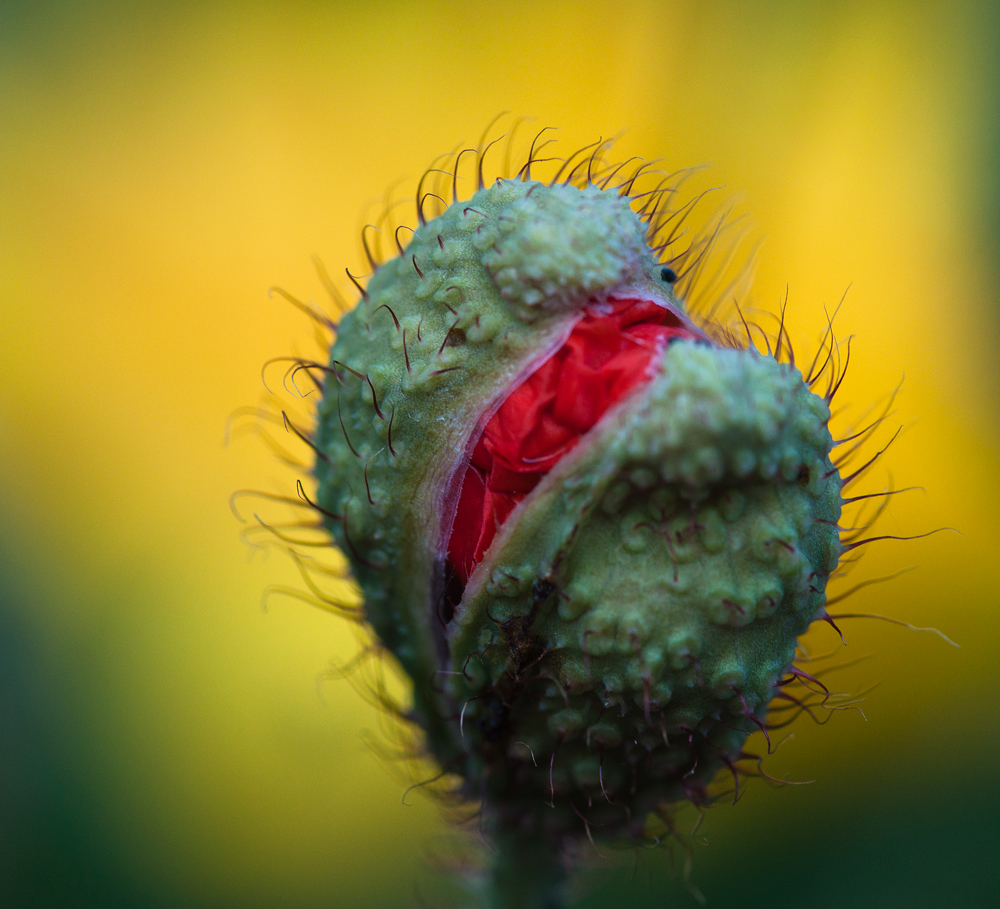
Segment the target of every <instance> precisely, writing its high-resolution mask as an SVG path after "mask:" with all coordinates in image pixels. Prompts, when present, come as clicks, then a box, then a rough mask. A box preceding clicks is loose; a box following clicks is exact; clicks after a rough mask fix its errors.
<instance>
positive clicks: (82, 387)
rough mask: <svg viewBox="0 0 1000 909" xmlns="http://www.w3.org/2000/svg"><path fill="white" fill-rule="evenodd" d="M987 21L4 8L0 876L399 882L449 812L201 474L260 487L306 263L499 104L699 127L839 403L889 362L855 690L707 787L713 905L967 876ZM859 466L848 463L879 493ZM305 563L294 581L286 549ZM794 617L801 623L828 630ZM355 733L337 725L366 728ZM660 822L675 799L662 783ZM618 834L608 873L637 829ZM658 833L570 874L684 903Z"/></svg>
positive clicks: (340, 255) (712, 5)
mask: <svg viewBox="0 0 1000 909" xmlns="http://www.w3.org/2000/svg"><path fill="white" fill-rule="evenodd" d="M998 83H1000V15H998V7H997V5H996V4H995V3H994V2H962V0H952V2H948V3H945V2H921V0H910V2H895V3H893V2H888V3H873V2H870V0H869V2H838V3H809V2H775V3H736V2H730V3H724V2H707V0H700V2H663V3H627V2H624V3H615V4H612V3H544V2H530V3H529V2H521V0H513V2H507V3H504V4H499V3H493V4H472V3H469V4H464V3H447V2H437V3H423V4H419V3H409V4H401V3H387V2H386V3H382V2H377V0H373V2H370V3H366V4H348V3H342V4H335V3H327V4H323V3H291V2H289V3H270V4H266V3H251V2H243V3H239V4H222V3H219V4H211V3H195V2H191V3H145V2H129V3H114V2H107V3H101V2H77V3H62V4H60V3H45V2H34V3H17V2H10V0H2V2H0V345H2V346H0V905H3V906H12V907H22V906H24V907H28V906H31V907H48V906H53V907H62V906H67V907H77V906H79V907H98V906H101V907H105V906H130V907H132V906H134V907H181V906H183V907H227V906H232V907H261V909H264V907H291V909H298V907H314V906H315V907H320V906H322V907H329V909H334V907H353V906H386V907H388V906H406V905H417V904H418V903H417V901H418V896H417V894H418V893H421V892H425V891H426V892H431V891H433V890H434V888H435V886H436V878H435V877H434V875H433V874H432V873H431V872H428V871H427V870H425V868H424V860H425V856H426V854H427V851H428V847H429V846H430V847H431V848H432V850H433V848H434V847H435V844H437V843H439V841H440V838H441V837H442V836H443V834H444V832H445V828H444V825H443V824H442V823H441V822H440V820H439V819H438V817H437V812H436V808H435V806H434V804H433V803H432V802H431V801H430V800H429V799H428V798H426V797H424V796H421V795H420V794H418V793H414V794H413V795H411V796H410V797H409V798H408V799H407V801H408V802H409V803H410V804H409V805H408V806H407V805H403V804H402V802H401V797H402V795H403V790H404V788H405V785H406V784H405V782H404V780H403V776H405V773H404V774H402V775H401V774H400V772H399V771H398V768H394V767H393V766H392V765H391V764H387V763H386V762H385V761H383V760H382V759H380V758H379V757H378V756H377V755H376V754H375V753H373V751H372V749H371V748H370V747H369V746H368V745H366V741H367V740H368V738H371V737H373V738H375V739H376V740H378V739H379V736H380V733H379V732H378V729H379V727H380V725H381V719H380V717H379V715H378V714H377V712H376V711H375V710H373V709H372V708H370V707H369V706H368V705H366V704H365V702H364V701H363V700H362V699H361V698H360V697H359V696H358V695H357V694H356V693H355V692H354V691H353V690H352V689H351V688H350V686H349V685H347V684H345V683H323V682H321V679H322V677H323V675H324V673H325V672H326V670H327V668H328V666H329V664H330V662H331V660H335V659H341V660H342V659H346V658H347V657H348V656H349V655H350V654H351V653H352V652H353V651H354V649H355V648H356V644H355V641H354V636H353V634H352V632H351V630H350V629H349V628H348V627H347V626H346V625H345V624H343V623H342V622H339V621H337V620H335V619H333V618H331V617H329V616H327V615H325V614H323V613H321V612H320V611H319V610H315V609H311V608H310V607H308V606H306V605H303V604H298V603H294V602H291V601H280V600H273V601H272V602H271V605H270V608H269V609H268V610H267V611H265V610H262V608H261V606H260V599H261V593H262V591H263V590H264V589H265V588H266V587H267V586H268V585H270V584H276V583H277V584H282V583H297V581H296V576H295V573H294V570H293V568H292V567H291V566H290V565H289V564H287V562H286V561H285V560H282V559H281V558H279V557H272V558H269V559H261V558H257V557H254V556H253V554H252V553H251V552H250V551H249V550H248V548H247V547H246V546H245V545H244V544H243V543H242V542H241V540H240V539H239V525H238V524H237V522H236V521H235V520H234V519H233V516H232V515H231V514H230V512H229V509H228V505H227V498H228V496H229V494H230V493H231V492H232V491H233V490H234V489H237V488H239V487H244V486H251V487H258V488H271V489H285V490H287V489H289V488H290V484H292V483H293V482H294V478H293V475H292V474H291V473H290V472H289V471H288V470H286V469H285V468H283V467H282V466H281V465H280V464H278V463H277V462H276V461H275V459H274V458H273V456H272V455H271V454H270V453H269V452H268V451H267V449H266V448H265V446H263V445H261V444H259V443H255V442H253V441H252V440H245V439H244V440H240V441H238V442H236V443H234V444H232V445H230V446H229V447H228V448H227V447H224V445H223V427H224V424H225V421H226V418H227V416H228V415H229V414H230V413H231V412H232V411H233V410H234V409H236V408H238V407H239V406H241V405H244V404H252V403H254V402H256V401H257V400H258V399H259V398H260V395H261V390H262V389H261V382H260V366H261V364H262V363H263V362H264V360H265V359H267V358H268V357H270V356H275V355H280V354H283V353H287V352H289V351H292V350H297V349H302V350H305V349H308V348H309V344H308V342H309V338H310V336H311V329H310V326H309V325H308V323H307V322H305V321H304V320H303V319H302V318H301V316H300V315H299V314H297V313H296V312H295V311H294V310H293V309H292V308H291V307H289V306H287V305H283V304H280V303H278V302H276V301H274V300H269V299H268V297H267V289H268V288H269V287H270V286H271V285H272V284H281V285H282V286H284V287H286V288H288V289H289V290H290V291H292V292H293V293H296V294H297V295H299V296H302V297H304V298H309V297H315V298H317V299H319V298H321V296H322V286H321V284H320V282H319V280H318V278H317V276H316V273H315V271H314V269H313V266H312V263H311V261H310V256H311V255H312V254H314V253H315V254H318V255H319V256H320V257H321V258H323V260H324V261H325V262H326V263H327V265H328V266H329V267H330V270H331V272H334V273H340V272H342V269H343V267H344V266H350V267H351V269H352V271H354V272H355V273H358V272H364V271H366V270H367V268H366V267H365V266H364V264H363V261H364V260H363V259H362V257H361V254H360V251H359V244H358V239H357V231H358V228H359V227H360V225H361V224H362V223H363V220H362V219H363V218H364V217H365V215H366V214H367V215H368V216H369V217H370V216H371V215H372V213H373V212H377V208H378V200H379V199H380V198H381V197H382V193H383V192H384V190H385V189H386V187H388V186H389V185H390V184H392V183H393V182H394V181H396V180H397V179H402V180H403V181H404V182H403V183H402V184H400V185H401V186H403V187H404V189H405V190H406V191H407V192H408V191H409V188H410V187H412V186H413V182H414V181H415V179H416V177H418V176H419V174H420V172H421V171H422V170H423V168H424V167H425V166H426V165H427V164H429V162H430V161H431V160H432V159H433V158H434V157H435V156H436V155H438V154H439V153H441V152H444V151H448V150H450V149H452V148H453V147H454V146H455V145H456V144H457V143H458V142H460V141H462V140H464V141H466V142H472V143H475V141H476V139H477V138H478V136H479V134H480V132H481V131H482V129H483V127H484V126H485V125H486V123H487V122H488V121H489V120H490V119H491V118H492V117H493V116H494V115H495V114H497V113H498V112H500V111H502V110H511V111H514V112H515V113H521V114H526V115H530V116H533V117H535V118H536V122H537V124H538V125H539V126H541V125H548V124H551V125H555V126H559V127H561V128H562V132H561V135H562V137H563V138H562V140H561V141H562V142H564V143H565V144H564V145H563V148H564V149H565V150H567V151H568V150H569V149H571V148H572V147H574V146H575V145H582V144H585V143H587V142H590V141H593V140H595V139H596V138H597V137H599V136H609V135H612V134H615V133H618V132H620V131H622V130H625V133H624V136H623V138H622V140H621V142H620V143H619V148H618V150H619V152H622V153H624V155H626V156H627V155H630V154H643V155H645V156H647V157H654V156H655V157H660V156H662V157H664V158H665V159H666V161H667V164H668V165H670V166H672V167H682V166H686V165H690V164H701V163H707V164H710V165H711V169H710V171H709V175H710V176H709V179H710V180H711V181H712V182H715V183H719V184H724V185H725V186H726V187H727V190H726V192H727V193H731V194H736V195H737V197H738V198H739V199H740V200H741V201H740V206H741V210H745V211H749V212H751V213H752V216H753V222H752V223H753V236H754V237H755V238H760V239H762V240H763V246H762V248H761V253H760V265H759V268H758V271H757V279H756V283H755V294H754V299H755V300H756V301H757V302H758V304H759V305H761V306H763V307H767V308H773V307H774V306H775V305H776V304H777V303H778V301H779V300H780V299H781V298H782V297H783V296H784V293H785V288H786V284H787V285H788V287H789V288H790V300H791V308H790V310H789V312H790V314H791V315H790V319H791V324H792V330H793V334H794V335H795V337H796V338H798V339H799V340H800V342H801V344H802V345H803V346H805V347H806V348H808V347H809V346H810V345H811V344H812V343H813V342H814V341H815V338H816V335H817V332H818V331H819V330H820V328H821V326H822V324H823V318H824V317H823V307H824V306H828V307H832V306H834V305H835V304H836V302H837V300H839V298H840V297H841V295H842V294H843V292H844V290H845V288H847V286H848V285H851V290H850V292H849V294H848V297H847V302H846V303H845V305H844V308H843V310H842V312H841V315H840V317H839V330H840V333H841V335H843V336H846V335H849V334H853V335H855V336H856V341H855V342H854V345H855V346H854V353H853V358H852V364H851V372H850V374H849V376H848V379H847V381H846V383H845V388H844V390H843V391H842V392H841V394H842V397H843V399H845V400H849V401H851V402H854V403H857V404H859V405H863V404H864V403H866V402H868V401H870V400H873V399H875V398H877V397H879V396H881V395H884V394H885V393H886V392H888V391H890V390H891V389H892V388H893V387H894V386H895V385H896V383H897V382H898V381H899V379H900V377H901V376H902V375H903V374H904V373H905V375H906V381H905V383H904V385H903V391H902V394H901V396H900V399H899V413H898V415H897V417H896V418H895V419H897V420H898V421H899V422H900V423H902V424H903V425H904V426H905V427H906V429H905V431H904V433H903V435H902V436H901V437H900V439H899V440H898V441H897V443H896V444H895V445H894V446H893V448H892V449H890V453H889V455H888V456H887V462H886V463H887V465H888V467H889V468H890V469H891V473H892V476H893V478H894V481H895V482H896V483H897V484H899V485H910V484H919V485H922V486H924V487H925V488H926V490H927V493H926V495H920V494H919V493H918V494H914V495H910V496H901V497H898V498H897V499H894V501H893V504H892V506H891V508H890V509H889V514H888V517H887V519H886V522H885V524H884V525H883V526H884V527H885V529H886V532H889V533H904V534H905V533H918V532H921V531H924V530H927V529H930V528H933V527H937V526H941V525H949V526H954V527H957V528H959V529H960V530H961V532H962V536H957V535H952V534H941V535H938V536H934V537H930V538H928V539H923V540H919V541H915V542H911V543H891V542H890V543H883V544H879V546H880V547H881V548H879V547H878V546H876V547H874V548H872V550H871V551H870V552H869V554H868V556H867V557H866V560H865V563H864V564H863V566H862V567H861V568H860V569H859V571H858V574H857V575H856V576H855V577H854V579H853V580H855V581H857V580H861V579H864V578H869V577H876V576H878V575H880V574H885V573H887V572H891V571H895V570H897V569H900V568H904V567H907V566H909V565H916V566H917V570H915V571H912V572H910V573H908V574H905V575H903V576H902V577H900V578H898V579H897V580H895V581H893V582H892V583H891V584H888V585H885V586H875V587H869V588H866V589H865V590H864V591H862V592H861V593H859V594H858V595H857V596H856V598H854V599H853V600H852V601H851V602H850V603H849V606H850V607H851V608H852V609H854V610H856V611H876V612H880V613H883V614H885V615H888V616H892V617H896V618H900V619H905V620H906V621H910V622H913V623H915V624H917V625H936V626H938V627H940V628H941V629H942V630H943V631H945V632H946V633H947V634H948V635H950V636H951V637H953V638H955V639H956V640H958V641H959V642H960V643H961V645H962V649H961V650H954V649H952V648H950V647H948V646H947V645H946V644H944V643H943V642H942V641H941V640H940V639H938V638H936V637H934V636H933V635H928V634H918V633H913V632H909V631H906V630H905V629H902V628H899V627H895V626H890V625H885V624H879V623H875V622H862V621H855V622H851V623H845V625H844V630H845V633H846V634H847V639H848V643H849V647H848V649H847V651H845V654H846V655H847V657H853V656H861V655H871V659H870V660H868V661H866V662H864V663H862V664H860V665H858V666H855V667H853V668H850V669H848V670H845V671H844V672H842V673H841V674H840V675H838V676H837V677H836V678H837V684H838V686H839V687H841V688H843V689H846V690H855V691H857V690H862V689H865V688H868V687H870V686H871V685H872V684H874V683H876V682H879V683H880V684H879V685H878V687H876V688H875V689H874V690H872V691H871V692H870V693H869V694H868V695H867V696H866V700H865V703H864V705H863V707H864V711H865V715H866V717H867V722H866V721H865V720H864V719H863V718H862V717H861V716H860V715H859V714H857V713H845V714H841V715H837V716H835V717H834V720H833V722H832V723H830V724H829V725H827V726H825V727H822V728H817V727H815V726H813V725H812V724H811V723H809V722H808V721H806V722H802V723H799V724H798V725H797V726H796V729H795V732H796V734H795V737H794V739H793V740H792V741H789V742H786V743H785V744H784V745H783V746H782V748H781V750H780V752H779V753H778V754H777V755H776V756H775V757H774V758H773V759H772V763H771V764H770V769H771V772H772V773H775V774H785V773H787V774H789V775H790V776H791V777H793V778H796V779H800V780H801V779H809V780H813V779H814V780H816V782H815V783H813V784H812V785H810V786H799V787H785V788H783V789H779V790H775V791H772V790H770V789H769V788H767V787H766V786H763V785H760V784H758V785H755V786H751V787H750V790H749V792H748V793H747V794H746V796H745V797H744V798H743V799H742V801H741V802H740V804H739V805H738V806H737V807H736V808H728V807H720V808H717V809H713V810H712V811H711V812H710V813H709V816H708V818H707V819H706V822H705V824H704V826H703V828H702V831H701V832H702V833H703V834H704V835H705V837H706V838H707V841H708V842H707V845H699V846H697V847H696V849H695V853H694V873H693V877H694V880H695V882H696V883H697V884H698V886H699V887H700V888H701V890H702V891H704V893H705V895H706V896H707V898H708V900H709V905H710V906H717V907H724V906H733V905H740V906H743V907H747V906H750V905H754V906H755V905H762V906H763V905H766V906H768V907H770V909H779V907H797V906H808V907H834V906H837V907H843V906H852V907H853V906H858V907H867V906H872V907H876V906H877V907H882V909H885V907H890V906H900V907H902V906H906V907H923V906H927V907H932V906H933V907H939V906H995V905H998V904H1000V871H998V866H1000V862H998V861H997V854H998V852H1000V781H998V778H997V764H998V758H1000V659H998V653H997V651H998V647H1000V616H998V597H997V590H998V582H1000V550H998V547H997V544H996V523H997V515H998V513H1000V509H998V505H1000V482H998V476H997V472H998V467H1000V455H998V442H1000V428H998V423H997V416H998V391H1000V368H998V366H997V363H998V358H997V356H996V344H997V340H998V334H1000V308H998V305H997V290H996V288H997V281H998V278H1000V257H998V252H1000V94H998V92H997V88H996V86H997V85H998ZM886 482H887V480H886V473H885V471H884V470H883V471H882V472H881V473H878V472H877V473H876V474H874V475H873V477H872V479H871V480H870V481H869V484H868V487H867V488H868V489H879V488H882V487H883V486H884V485H885V483H886ZM299 583H300V582H299ZM813 638H814V641H815V645H814V646H815V648H816V649H817V650H824V649H828V648H830V647H832V646H833V645H834V644H836V643H837V641H836V638H835V636H834V635H833V633H832V632H831V631H830V629H829V628H823V629H820V630H818V631H817V632H814V633H813ZM366 730H370V731H371V732H370V734H368V735H366ZM691 820H693V818H692V819H691ZM633 864H634V867H633ZM677 878H678V876H677V875H676V874H674V875H673V876H671V872H670V863H669V861H668V858H667V856H666V854H665V853H663V852H662V851H660V852H641V853H640V854H638V855H637V856H636V857H635V861H634V863H633V859H632V857H631V856H629V857H627V859H626V861H625V868H624V870H619V871H614V872H611V873H610V874H607V873H606V874H604V875H603V876H597V877H596V878H595V880H594V881H593V882H592V883H593V886H594V888H595V889H594V890H593V891H592V892H591V894H590V896H589V897H587V899H586V901H585V902H584V903H582V904H581V905H584V906H587V907H594V909H597V907H601V906H608V907H610V906H619V905H621V906H626V905H627V906H651V907H652V906H657V907H658V906H663V905H677V906H694V905H696V904H695V902H694V899H693V897H692V896H691V895H690V894H689V893H688V892H687V891H686V890H685V888H684V886H683V883H682V882H680V881H679V880H678V879H677Z"/></svg>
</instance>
